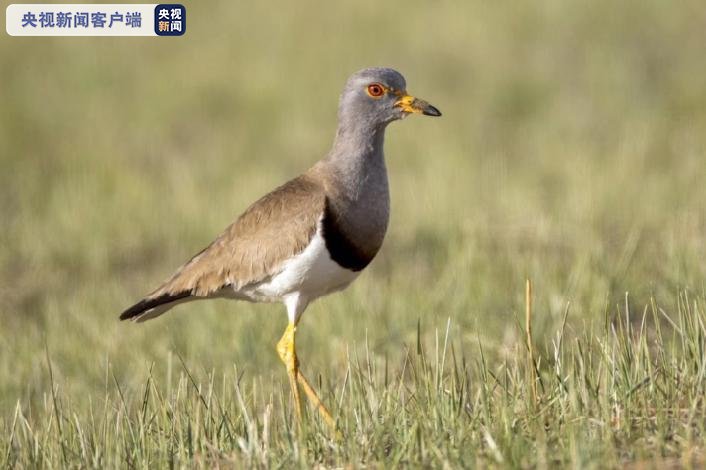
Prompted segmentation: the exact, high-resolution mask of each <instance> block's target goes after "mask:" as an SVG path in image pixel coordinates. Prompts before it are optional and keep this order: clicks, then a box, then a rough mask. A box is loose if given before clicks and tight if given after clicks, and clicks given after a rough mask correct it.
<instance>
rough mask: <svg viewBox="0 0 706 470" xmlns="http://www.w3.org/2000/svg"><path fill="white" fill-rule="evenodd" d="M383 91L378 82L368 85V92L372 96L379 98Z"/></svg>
mask: <svg viewBox="0 0 706 470" xmlns="http://www.w3.org/2000/svg"><path fill="white" fill-rule="evenodd" d="M383 93H385V88H384V87H383V86H382V85H380V84H379V83H373V84H372V85H368V94H369V95H370V96H372V97H373V98H379V97H381V96H382V95H383Z"/></svg>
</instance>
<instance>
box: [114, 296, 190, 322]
mask: <svg viewBox="0 0 706 470" xmlns="http://www.w3.org/2000/svg"><path fill="white" fill-rule="evenodd" d="M197 298H198V297H193V296H192V295H191V292H190V291H184V292H180V293H178V294H161V295H158V296H156V297H146V298H144V299H142V300H140V301H139V302H137V303H136V304H135V305H133V306H132V307H130V308H128V309H127V310H125V311H124V312H123V313H121V314H120V319H121V320H133V321H136V322H143V321H147V320H151V319H152V318H156V317H158V316H160V315H161V314H163V313H165V312H166V311H167V310H169V309H171V308H172V307H175V306H177V305H179V304H181V303H184V302H189V301H191V300H195V299H197Z"/></svg>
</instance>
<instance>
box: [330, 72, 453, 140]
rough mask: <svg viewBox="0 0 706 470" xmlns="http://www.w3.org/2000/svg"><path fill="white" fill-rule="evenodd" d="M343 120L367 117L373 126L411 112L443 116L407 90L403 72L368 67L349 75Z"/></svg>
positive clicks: (345, 91) (342, 111)
mask: <svg viewBox="0 0 706 470" xmlns="http://www.w3.org/2000/svg"><path fill="white" fill-rule="evenodd" d="M338 114H339V119H340V120H341V122H350V121H351V120H353V121H358V122H360V121H363V122H366V123H367V124H369V125H372V126H373V127H378V126H381V125H383V126H384V125H386V124H388V123H390V122H392V121H396V120H398V119H402V118H404V117H406V116H408V115H409V114H424V115H426V116H441V112H440V111H439V110H438V109H436V108H435V107H434V106H432V105H430V104H429V103H427V102H426V101H424V100H421V99H419V98H415V97H414V96H411V95H409V94H407V83H406V82H405V79H404V77H403V76H402V74H400V73H399V72H397V71H396V70H393V69H388V68H379V67H373V68H367V69H363V70H361V71H359V72H356V73H354V74H353V75H351V76H350V78H348V81H347V82H346V86H345V88H344V89H343V93H342V94H341V102H340V106H339V109H338Z"/></svg>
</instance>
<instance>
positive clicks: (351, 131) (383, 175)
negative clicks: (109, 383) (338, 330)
mask: <svg viewBox="0 0 706 470" xmlns="http://www.w3.org/2000/svg"><path fill="white" fill-rule="evenodd" d="M411 114H422V115H426V116H441V112H440V111H439V110H438V109H437V108H436V107H434V106H432V105H431V104H429V103H428V102H426V101H424V100H422V99H419V98H415V97H414V96H411V95H409V94H408V93H407V90H406V81H405V78H404V77H403V76H402V74H400V73H399V72H397V71H396V70H393V69H391V68H384V67H370V68H365V69H363V70H360V71H358V72H356V73H354V74H352V75H351V76H350V77H349V78H348V80H347V81H346V83H345V86H344V88H343V92H342V93H341V95H340V99H339V106H338V127H337V130H336V134H335V138H334V141H333V145H332V147H331V150H330V151H329V152H328V154H327V155H326V156H325V157H324V158H322V159H321V160H319V161H318V162H316V163H315V164H314V165H313V166H311V167H310V168H309V169H308V170H306V171H305V172H304V173H302V174H301V175H299V176H297V177H295V178H294V179H292V180H290V181H288V182H286V183H284V184H283V185H281V186H279V187H278V188H276V189H274V190H273V191H271V192H270V193H268V194H266V195H265V196H264V197H262V198H260V199H259V200H257V201H256V202H255V203H253V204H252V205H251V206H250V207H248V208H247V209H246V210H245V211H244V212H243V213H242V214H241V215H240V216H239V217H238V218H237V219H236V220H235V222H233V223H232V224H231V225H230V226H228V227H227V228H226V229H225V230H224V231H223V232H222V233H221V234H220V235H219V236H218V237H217V238H216V239H215V240H214V241H213V242H212V243H211V244H210V245H208V246H207V247H206V248H204V249H203V250H201V251H200V252H199V253H197V254H196V255H194V256H193V257H192V258H191V259H190V260H188V261H187V262H186V263H184V264H183V265H182V266H181V267H180V268H178V269H177V270H176V271H175V272H174V274H173V275H172V276H171V277H169V278H168V279H167V280H166V281H165V282H164V283H162V284H161V285H160V286H159V287H157V288H156V289H155V290H153V291H152V292H151V293H149V294H148V295H147V296H145V297H144V298H143V299H142V300H140V301H139V302H137V303H136V304H134V305H133V306H131V307H130V308H128V309H126V310H125V311H124V312H123V313H122V314H121V315H120V319H121V320H128V319H129V320H133V321H136V322H143V321H146V320H151V319H153V318H156V317H158V316H160V315H162V314H164V313H165V312H167V311H168V310H170V309H172V308H173V307H175V306H177V305H180V304H183V303H187V302H191V301H195V300H202V299H210V298H227V299H235V300H245V301H251V302H281V303H283V304H284V306H285V308H286V312H287V317H288V324H287V327H286V329H285V331H284V334H283V335H282V337H281V338H280V340H279V341H278V343H277V346H276V350H277V353H278V354H279V357H280V359H281V360H282V362H283V363H284V365H285V367H286V370H287V375H288V379H289V383H290V387H291V393H292V397H293V402H294V407H295V413H296V416H297V418H298V420H299V421H300V422H301V419H302V418H301V398H300V390H299V386H300V387H301V388H302V390H303V391H304V393H305V395H306V397H307V399H308V400H309V401H310V403H311V404H312V406H313V407H314V408H315V409H317V410H318V412H319V413H320V415H321V416H322V418H323V420H324V421H325V422H326V424H327V425H328V426H330V427H331V428H333V429H335V428H336V423H335V420H334V418H333V417H332V415H331V413H330V412H329V410H328V409H327V408H326V406H325V405H324V404H323V403H322V401H321V399H320V398H319V396H318V395H317V393H316V391H315V390H314V388H313V387H312V386H311V384H310V383H309V381H308V380H307V379H306V377H305V376H304V375H303V373H302V372H301V370H300V368H299V358H298V357H297V353H296V348H295V333H296V330H297V326H298V325H299V321H300V319H301V317H302V314H303V313H304V311H305V310H306V308H307V306H308V305H309V304H310V303H311V302H313V301H314V300H316V299H317V298H319V297H322V296H325V295H328V294H331V293H333V292H336V291H340V290H342V289H344V288H346V287H347V286H348V285H349V284H351V282H353V281H354V280H355V279H356V278H357V277H358V276H359V275H360V273H361V272H362V271H363V270H364V269H365V268H366V267H367V266H368V265H369V264H370V262H371V261H372V260H373V258H374V257H375V255H376V254H377V253H378V251H379V250H380V248H381V246H382V243H383V239H384V237H385V233H386V231H387V227H388V221H389V217H390V194H389V184H388V175H387V168H386V165H385V156H384V153H383V144H384V138H385V130H386V128H387V126H388V124H390V123H391V122H393V121H397V120H401V119H403V118H405V117H406V116H408V115H411Z"/></svg>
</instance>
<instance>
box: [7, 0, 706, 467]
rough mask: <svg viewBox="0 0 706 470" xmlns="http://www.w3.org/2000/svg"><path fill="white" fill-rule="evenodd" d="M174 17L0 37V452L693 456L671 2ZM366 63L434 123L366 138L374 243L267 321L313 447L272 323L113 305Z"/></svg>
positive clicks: (679, 94) (512, 462) (279, 461)
mask: <svg viewBox="0 0 706 470" xmlns="http://www.w3.org/2000/svg"><path fill="white" fill-rule="evenodd" d="M186 6H187V14H188V15H190V19H189V31H188V33H187V35H186V36H185V37H184V38H181V39H176V38H174V39H170V38H168V39H164V40H159V39H153V38H124V39H115V38H95V39H85V38H10V37H8V36H0V74H2V75H0V82H1V83H2V86H0V221H2V230H0V325H1V327H0V465H10V466H18V467H22V466H25V467H27V466H53V467H59V466H74V467H81V466H85V467H124V466H134V467H147V466H154V465H158V466H168V465H169V463H170V462H173V463H174V466H179V467H191V466H202V467H212V466H214V465H215V464H222V465H223V466H227V465H231V464H232V465H233V466H245V465H262V466H272V467H274V466H278V465H281V466H285V467H289V466H294V465H299V466H303V467H309V466H314V465H317V464H321V465H324V466H348V465H350V466H364V465H367V466H392V465H393V464H395V463H398V464H399V466H406V465H420V466H443V465H444V464H447V465H448V466H450V467H456V466H468V467H473V466H511V467H532V466H537V467H544V466H556V467H564V466H568V465H573V466H576V467H587V468H604V467H624V466H635V467H641V466H643V467H645V466H647V467H649V466H650V465H652V463H651V461H652V460H654V461H655V462H656V463H655V465H657V466H680V465H687V466H688V465H692V466H700V465H703V449H704V436H703V423H704V414H703V405H702V400H701V396H702V395H703V385H704V380H703V373H704V369H703V362H704V353H703V341H704V340H703V338H704V331H703V324H704V318H703V315H704V311H703V304H704V301H705V300H706V285H705V284H704V279H706V263H704V259H706V210H705V209H704V208H705V204H706V185H704V184H703V157H704V154H705V150H706V62H705V61H704V60H703V44H704V43H706V28H704V25H703V15H702V10H703V5H702V4H701V3H700V2H698V1H695V0H694V1H691V0H690V1H686V2H681V3H680V5H679V7H675V6H673V5H669V4H666V3H664V2H660V1H656V0H648V1H641V2H637V1H628V2H622V3H619V4H616V3H615V2H609V1H607V0H598V1H592V2H584V1H580V0H573V1H568V2H555V1H551V0H546V1H540V2H534V3H532V4H526V5H524V4H509V3H503V2H494V3H491V4H488V3H487V2H467V3H464V4H463V5H458V4H452V3H449V2H436V3H435V4H434V5H430V4H428V3H426V2H415V1H412V2H405V3H404V4H402V3H396V2H383V3H381V2H373V1H368V0H364V1H362V2H355V3H354V4H350V5H345V6H326V5H323V6H322V5H321V4H319V3H318V2H313V1H306V0H305V1H304V3H302V4H301V5H300V8H297V9H296V10H291V11H290V10H287V9H286V8H281V9H280V10H279V11H277V12H275V13H273V11H272V6H271V5H266V4H262V5H260V4H258V3H256V2H226V1H214V2H208V5H206V4H204V3H188V2H187V4H186ZM342 18H345V21H343V20H342ZM369 65H389V66H393V67H396V68H398V69H399V70H400V71H401V72H403V73H404V75H405V76H406V78H407V81H408V85H409V86H408V88H409V91H410V92H412V93H414V94H417V95H419V96H420V97H422V98H424V99H427V100H429V101H430V102H431V103H433V104H434V105H435V106H438V107H439V109H441V111H442V112H443V113H444V116H443V117H442V118H440V119H435V120H432V119H424V118H421V117H419V118H417V119H412V118H410V119H407V120H405V121H404V122H402V123H396V124H393V125H392V126H391V127H390V128H389V132H388V135H387V139H386V154H387V163H388V166H389V170H390V177H391V188H392V220H391V224H390V230H389V232H388V235H387V238H386V241H385V244H384V246H383V250H382V252H381V253H380V255H379V256H378V258H377V259H376V260H375V261H374V262H373V264H372V265H371V266H370V268H369V269H368V270H366V272H365V273H364V274H363V275H362V276H361V277H360V279H358V280H357V281H356V282H355V283H354V284H353V285H352V286H351V287H350V288H349V289H348V290H347V291H346V292H344V293H341V294H336V295H334V296H331V297H329V298H326V299H322V300H320V301H317V302H316V303H315V304H314V305H312V306H311V307H310V308H309V309H308V310H307V313H306V315H305V316H304V318H303V320H302V324H301V327H300V328H299V330H298V336H297V341H298V349H299V353H300V357H301V360H302V364H303V370H304V372H305V373H306V374H307V376H308V377H310V378H311V379H313V381H314V382H317V383H319V382H320V384H321V387H320V388H321V391H322V395H323V398H324V400H325V402H326V403H327V404H329V405H330V406H331V408H332V411H333V412H334V414H335V415H336V416H337V417H338V420H339V424H340V426H341V430H342V432H343V434H344V436H345V440H344V441H343V442H336V441H335V440H331V439H330V438H329V436H328V433H327V432H326V431H325V429H324V428H322V427H321V423H320V422H319V421H318V418H316V417H314V416H311V417H309V419H307V420H306V421H305V424H304V426H303V428H302V429H301V430H298V429H297V428H296V426H295V425H294V421H293V419H292V418H293V417H292V415H291V413H292V411H291V407H290V406H289V390H288V383H287V378H286V374H285V372H284V368H283V367H282V365H281V364H280V363H279V361H278V358H277V355H276V353H275V352H274V344H275V342H276V341H277V339H278V338H279V337H280V335H281V334H282V331H283V330H284V327H285V325H286V319H285V315H284V313H283V309H282V307H281V306H278V305H252V304H247V303H232V302H226V301H212V302H202V303H195V304H191V305H188V306H181V307H179V308H177V309H176V310H175V311H174V312H173V313H170V314H169V315H167V316H165V317H163V318H160V319H159V320H156V321H153V322H148V323H146V324H144V325H139V326H138V325H132V324H123V323H120V322H118V321H117V315H118V314H119V312H120V311H122V309H124V308H125V307H126V306H128V305H130V304H131V303H132V302H134V301H135V300H137V299H138V298H140V296H141V295H142V294H144V293H145V292H146V291H148V290H150V289H151V288H152V287H154V286H155V285H156V284H157V283H158V282H159V281H160V280H162V279H163V278H165V277H166V276H167V275H168V274H169V273H170V272H171V270H173V269H174V268H175V267H176V266H178V265H179V264H180V263H181V262H182V261H183V260H184V259H186V258H188V257H189V256H190V255H192V254H193V253H195V252H197V251H198V250H199V249H201V248H202V247H203V246H204V245H205V244H206V243H208V242H209V241H210V240H211V239H212V238H213V236H214V235H216V234H217V233H218V232H219V231H220V230H222V229H223V227H225V226H226V225H227V224H228V223H229V222H230V221H231V220H232V219H233V217H235V216H236V215H237V214H238V213H239V212H241V211H242V210H243V209H244V208H245V207H246V205H247V204H248V203H250V202H251V201H252V200H253V199H255V198H256V197H258V196H259V195H261V194H263V193H264V192H265V191H267V190H269V189H271V188H272V187H274V186H275V185H277V184H279V183H281V182H283V181H285V180H286V179H288V178H290V177H292V176H295V175H296V174H298V173H299V172H300V171H302V170H303V169H305V168H306V167H307V166H308V165H310V164H312V163H313V162H314V161H316V160H317V159H318V158H320V157H321V156H322V155H323V154H324V153H325V152H326V151H327V150H328V145H329V144H330V141H331V138H332V136H333V133H334V120H335V111H336V110H335V100H336V97H337V96H338V93H339V92H340V88H341V86H342V84H343V81H344V80H345V78H346V77H347V76H348V74H349V73H351V72H352V71H354V70H357V69H359V68H362V67H364V66H369ZM528 278H529V279H532V281H533V287H534V289H533V290H534V296H533V297H534V300H533V304H532V305H533V308H532V332H531V337H532V342H531V344H533V348H532V354H529V351H528V347H527V345H528V342H527V331H526V326H525V318H524V312H525V292H524V282H525V279H528ZM567 312H568V313H567ZM447 325H448V329H447ZM447 331H448V334H447ZM528 357H529V358H533V359H534V360H533V361H531V360H530V359H528ZM532 363H533V364H534V366H531V365H530V364H532ZM535 389H536V391H535Z"/></svg>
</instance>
